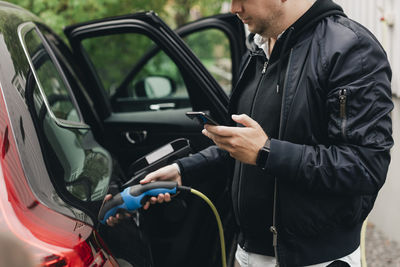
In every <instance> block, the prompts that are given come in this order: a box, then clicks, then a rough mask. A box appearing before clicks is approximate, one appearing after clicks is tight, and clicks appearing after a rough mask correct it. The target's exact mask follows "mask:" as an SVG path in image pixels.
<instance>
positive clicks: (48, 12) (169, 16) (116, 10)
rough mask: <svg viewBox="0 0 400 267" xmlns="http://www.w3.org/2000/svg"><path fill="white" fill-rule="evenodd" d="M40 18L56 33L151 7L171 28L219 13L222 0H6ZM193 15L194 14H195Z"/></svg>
mask: <svg viewBox="0 0 400 267" xmlns="http://www.w3.org/2000/svg"><path fill="white" fill-rule="evenodd" d="M8 2H11V3H14V4H17V5H19V6H21V7H23V8H26V9H28V10H30V11H31V12H33V13H34V14H36V15H38V16H39V17H40V18H42V19H43V20H44V21H45V23H46V24H48V25H49V26H50V27H51V28H52V29H54V30H55V31H56V32H57V33H58V34H61V33H62V29H63V28H64V27H65V26H68V25H71V24H75V23H78V22H84V21H89V20H93V19H100V18H105V17H111V16H118V15H124V14H129V13H136V12H139V11H145V10H153V11H155V12H157V13H158V15H159V16H160V17H161V18H163V19H164V20H165V21H166V22H167V23H168V24H169V25H170V26H171V27H176V26H179V25H182V24H184V23H186V22H188V21H190V20H192V18H191V16H190V14H191V11H192V13H195V16H197V14H199V15H200V16H209V15H212V14H217V13H219V12H220V9H221V4H222V3H223V2H224V0H133V1H132V0H85V1H83V0H57V1H54V0H8ZM195 18H196V17H195Z"/></svg>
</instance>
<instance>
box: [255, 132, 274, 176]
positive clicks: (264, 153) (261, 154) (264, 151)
mask: <svg viewBox="0 0 400 267" xmlns="http://www.w3.org/2000/svg"><path fill="white" fill-rule="evenodd" d="M270 147H271V139H269V137H268V139H267V141H266V142H265V145H264V146H263V147H262V148H261V149H260V150H259V151H258V155H257V160H256V165H257V166H258V167H259V168H261V169H263V170H265V168H266V167H267V160H268V155H269V151H270Z"/></svg>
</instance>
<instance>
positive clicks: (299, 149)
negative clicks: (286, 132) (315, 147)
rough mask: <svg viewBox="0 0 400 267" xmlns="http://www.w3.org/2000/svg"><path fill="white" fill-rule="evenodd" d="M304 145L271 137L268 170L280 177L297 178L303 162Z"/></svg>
mask: <svg viewBox="0 0 400 267" xmlns="http://www.w3.org/2000/svg"><path fill="white" fill-rule="evenodd" d="M304 147H305V146H304V145H298V144H293V143H290V142H287V141H281V140H277V139H271V150H270V152H269V155H268V160H267V165H266V166H267V167H266V170H267V172H268V173H269V174H271V175H273V176H276V177H279V179H295V177H296V176H297V173H298V169H299V166H300V163H301V158H302V154H303V150H304Z"/></svg>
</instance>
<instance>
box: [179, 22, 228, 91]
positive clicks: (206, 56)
mask: <svg viewBox="0 0 400 267" xmlns="http://www.w3.org/2000/svg"><path fill="white" fill-rule="evenodd" d="M183 39H184V41H185V42H186V44H187V45H188V46H189V47H190V48H191V49H192V51H193V53H194V54H195V55H196V56H197V57H198V58H199V59H200V61H201V63H203V65H204V66H205V67H206V68H207V70H208V71H209V72H210V73H211V74H212V76H213V77H214V79H215V80H216V81H217V82H218V83H219V85H220V86H221V87H222V89H223V90H224V91H225V93H226V94H227V95H230V92H231V90H232V59H231V50H230V43H229V38H228V36H227V35H226V34H225V33H224V32H222V31H221V30H218V29H213V28H209V29H205V30H202V31H197V32H194V33H191V34H190V35H188V36H186V37H184V38H183Z"/></svg>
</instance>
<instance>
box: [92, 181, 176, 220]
mask: <svg viewBox="0 0 400 267" xmlns="http://www.w3.org/2000/svg"><path fill="white" fill-rule="evenodd" d="M177 187H178V184H177V183H176V182H154V183H148V184H144V185H140V184H139V185H134V186H131V187H128V188H125V190H124V191H122V192H121V193H119V194H117V195H115V196H113V198H112V199H110V200H109V201H107V202H105V203H103V206H102V207H101V208H100V211H99V216H98V219H99V221H100V222H101V223H102V224H105V223H106V221H107V219H108V218H109V217H111V216H114V215H115V214H116V213H117V212H118V211H119V210H126V211H134V210H137V209H139V208H141V207H142V206H143V205H144V204H145V203H146V202H147V200H148V199H149V198H150V197H152V196H158V195H159V194H165V193H170V194H171V195H173V194H176V192H177Z"/></svg>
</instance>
